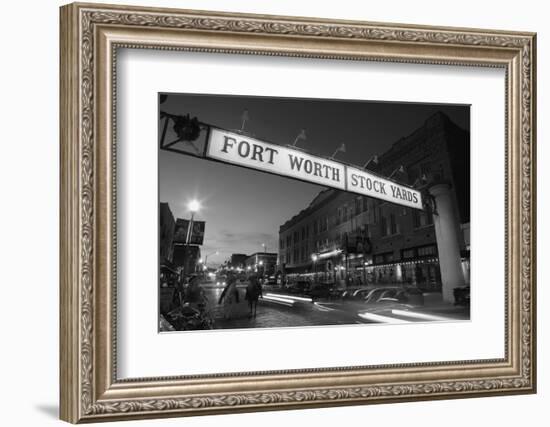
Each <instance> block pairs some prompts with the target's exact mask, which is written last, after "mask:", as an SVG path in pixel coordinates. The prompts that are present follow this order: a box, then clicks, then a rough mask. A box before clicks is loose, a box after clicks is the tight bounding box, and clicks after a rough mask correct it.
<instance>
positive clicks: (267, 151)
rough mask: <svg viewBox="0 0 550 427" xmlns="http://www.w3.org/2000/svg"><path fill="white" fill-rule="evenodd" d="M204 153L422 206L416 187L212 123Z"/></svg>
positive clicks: (247, 165)
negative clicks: (217, 126) (220, 127)
mask: <svg viewBox="0 0 550 427" xmlns="http://www.w3.org/2000/svg"><path fill="white" fill-rule="evenodd" d="M204 156H205V157H208V158H211V159H216V160H219V161H222V162H225V163H231V164H234V165H239V166H244V167H247V168H251V169H257V170H260V171H264V172H270V173H273V174H277V175H283V176H287V177H291V178H295V179H299V180H302V181H307V182H311V183H314V184H318V185H323V186H326V187H331V188H336V189H338V190H344V191H349V192H352V193H356V194H360V195H363V196H369V197H373V198H377V199H382V200H386V201H388V202H391V203H395V204H398V205H403V206H408V207H412V208H417V209H422V208H423V206H422V197H421V194H420V192H419V191H418V190H416V189H414V188H412V187H409V186H406V185H402V184H398V183H396V182H393V181H391V180H389V179H386V178H382V177H380V176H378V175H375V174H373V173H371V172H369V171H365V170H362V169H359V168H355V167H352V166H348V165H345V164H343V163H340V162H337V161H334V160H329V159H325V158H323V157H318V156H314V155H312V154H308V153H304V152H303V151H300V150H297V149H293V148H291V147H285V146H282V145H277V144H271V143H269V142H265V141H261V140H259V139H256V138H251V137H249V136H246V135H241V134H239V133H236V132H230V131H226V130H222V129H218V128H214V127H212V128H211V129H210V133H209V137H208V141H207V146H206V150H205V153H204Z"/></svg>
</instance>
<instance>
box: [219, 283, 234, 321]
mask: <svg viewBox="0 0 550 427" xmlns="http://www.w3.org/2000/svg"><path fill="white" fill-rule="evenodd" d="M222 302H223V317H224V319H228V320H229V319H231V318H232V317H233V315H234V314H235V313H236V311H237V305H238V304H239V290H238V289H237V279H236V277H235V276H233V275H230V276H227V285H226V286H225V288H224V289H223V291H222V293H221V295H220V298H219V299H218V304H221V303H222Z"/></svg>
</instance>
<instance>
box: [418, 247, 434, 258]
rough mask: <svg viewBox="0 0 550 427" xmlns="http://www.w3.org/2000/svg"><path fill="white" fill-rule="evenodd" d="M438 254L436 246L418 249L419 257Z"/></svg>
mask: <svg viewBox="0 0 550 427" xmlns="http://www.w3.org/2000/svg"><path fill="white" fill-rule="evenodd" d="M436 254H437V250H436V247H435V246H434V245H430V246H424V247H422V248H418V256H419V257H422V256H434V255H436Z"/></svg>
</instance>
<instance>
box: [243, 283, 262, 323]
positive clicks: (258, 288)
mask: <svg viewBox="0 0 550 427" xmlns="http://www.w3.org/2000/svg"><path fill="white" fill-rule="evenodd" d="M260 297H262V298H263V295H262V284H261V283H260V281H259V280H258V277H257V276H250V278H249V279H248V286H247V287H246V294H245V297H244V298H245V299H246V300H247V301H248V309H249V312H248V317H252V316H254V318H256V308H257V306H258V299H259V298H260Z"/></svg>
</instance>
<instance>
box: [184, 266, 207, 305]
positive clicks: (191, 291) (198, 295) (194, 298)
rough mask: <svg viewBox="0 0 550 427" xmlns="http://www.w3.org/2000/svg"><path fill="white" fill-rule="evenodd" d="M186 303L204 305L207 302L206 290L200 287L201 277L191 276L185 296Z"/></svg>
mask: <svg viewBox="0 0 550 427" xmlns="http://www.w3.org/2000/svg"><path fill="white" fill-rule="evenodd" d="M184 299H185V302H188V303H189V304H191V305H199V304H204V303H205V301H206V300H207V298H206V295H205V294H204V290H203V289H202V288H201V287H200V286H199V276H198V275H196V274H192V275H191V276H189V279H188V284H187V287H186V288H185V294H184Z"/></svg>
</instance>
